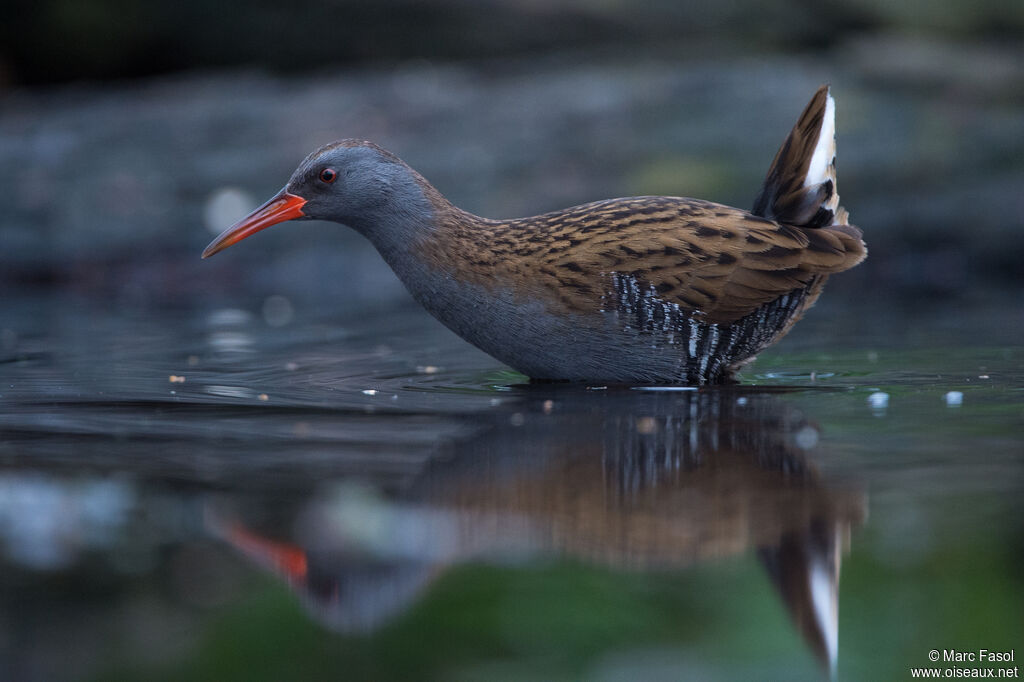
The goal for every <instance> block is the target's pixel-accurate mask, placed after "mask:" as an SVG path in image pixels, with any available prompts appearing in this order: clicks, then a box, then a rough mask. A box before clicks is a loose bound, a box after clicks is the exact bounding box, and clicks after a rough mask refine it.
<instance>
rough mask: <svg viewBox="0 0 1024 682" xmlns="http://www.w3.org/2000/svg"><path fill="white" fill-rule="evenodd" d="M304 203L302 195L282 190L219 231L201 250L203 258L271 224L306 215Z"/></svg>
mask: <svg viewBox="0 0 1024 682" xmlns="http://www.w3.org/2000/svg"><path fill="white" fill-rule="evenodd" d="M305 204H306V200H305V199H303V198H302V197H299V196H295V195H294V194H289V193H288V192H285V191H283V190H282V191H281V193H280V194H278V195H277V196H275V197H273V198H271V199H270V200H269V201H268V202H267V203H265V204H263V205H262V206H260V207H259V208H257V209H256V210H255V211H253V212H252V213H250V214H249V215H247V216H246V217H244V218H242V219H241V220H239V221H238V222H237V223H235V224H234V225H232V226H231V227H229V228H228V229H226V230H224V231H223V232H221V233H220V235H219V236H218V237H217V238H216V239H214V240H213V241H212V242H210V245H209V246H207V247H206V249H205V250H204V251H203V258H209V257H210V256H212V255H213V254H215V253H217V252H218V251H223V250H224V249H226V248H228V247H229V246H231V245H232V244H236V243H238V242H240V241H242V240H243V239H245V238H246V237H248V236H249V235H253V234H256V233H257V232H259V231H260V230H263V229H266V228H268V227H270V226H271V225H277V224H278V223H283V222H284V221H286V220H295V219H296V218H302V217H303V216H305V215H306V214H305V213H303V212H302V207H303V206H304V205H305Z"/></svg>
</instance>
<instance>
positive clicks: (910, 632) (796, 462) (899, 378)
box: [0, 295, 1024, 680]
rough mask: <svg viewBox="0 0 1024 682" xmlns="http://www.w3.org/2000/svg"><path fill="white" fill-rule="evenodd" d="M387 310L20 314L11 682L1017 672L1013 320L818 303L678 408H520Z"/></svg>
mask: <svg viewBox="0 0 1024 682" xmlns="http://www.w3.org/2000/svg"><path fill="white" fill-rule="evenodd" d="M826 298H827V297H826ZM840 303H841V302H840ZM841 304H842V303H841ZM404 305H405V304H400V305H398V306H397V307H395V308H393V309H392V308H385V309H383V310H379V311H376V312H372V313H367V314H363V315H361V316H357V317H356V316H345V317H342V318H339V317H332V316H330V315H329V314H322V313H319V312H316V311H303V310H293V309H292V304H291V303H290V302H289V301H288V300H285V299H281V298H276V299H272V300H268V301H262V302H257V303H254V304H252V305H247V308H246V309H244V310H243V309H224V308H222V309H217V308H214V307H210V306H208V305H206V306H204V305H201V304H193V303H188V304H183V305H182V306H180V307H179V308H177V309H174V310H154V309H152V308H137V309H133V308H132V307H130V306H127V307H126V306H114V305H110V304H102V305H101V304H99V303H97V302H96V301H95V300H91V299H82V300H77V299H74V298H70V297H57V296H37V295H26V296H23V297H19V298H17V299H16V300H12V301H10V302H9V304H8V306H7V308H6V311H7V314H8V315H9V317H8V318H6V319H5V321H4V322H3V324H2V325H0V327H2V334H3V336H2V338H0V343H2V353H0V363H2V364H0V381H2V383H0V434H2V435H0V467H2V468H0V561H2V565H3V570H2V572H0V666H2V667H0V678H2V679H10V680H49V679H62V680H63V679H68V680H80V679H83V680H91V679H102V680H108V679H109V680H124V679H139V680H154V679H155V680H162V679H166V680H182V679H189V680H196V679H209V680H228V679H239V680H242V679H244V680H264V679H265V680H282V679H410V678H412V679H509V680H511V679H548V680H551V679H555V680H557V679H598V680H620V679H621V680H627V679H630V680H631V679H645V680H652V679H817V678H820V677H823V676H827V675H828V674H829V671H830V669H832V668H833V667H834V668H835V670H836V671H837V674H838V676H839V677H840V678H843V679H909V674H910V673H909V669H910V667H911V666H926V665H928V664H929V662H928V652H929V651H930V650H932V649H938V650H942V649H949V648H954V649H958V650H964V651H974V650H977V649H980V648H985V649H989V650H1000V651H1003V650H1011V649H1013V650H1015V652H1016V655H1020V653H1021V645H1022V638H1021V636H1022V633H1024V616H1022V614H1024V609H1022V608H1021V607H1022V606H1024V599H1022V587H1024V584H1022V583H1024V581H1022V572H1021V570H1020V562H1021V560H1022V558H1024V532H1022V531H1024V517H1022V511H1024V508H1022V507H1024V505H1022V501H1021V500H1022V491H1024V476H1022V474H1024V437H1022V433H1024V431H1022V427H1024V346H1021V345H1020V342H1019V336H1018V332H1019V331H1020V319H1019V313H1017V312H1011V314H1010V315H1009V316H1007V315H1005V314H1003V315H1002V316H1000V315H999V314H997V313H996V312H995V311H992V310H980V311H979V310H975V311H974V312H973V313H972V314H973V315H974V317H971V316H970V315H968V314H967V313H964V315H965V317H964V319H961V320H959V321H958V322H957V323H955V324H950V323H948V322H946V321H944V320H946V319H947V318H946V317H943V316H933V317H928V315H929V314H928V313H927V311H925V312H922V311H920V310H918V311H914V312H910V313H907V312H899V313H897V312H893V313H891V314H890V315H889V317H888V318H886V317H885V316H883V315H881V314H879V313H878V310H877V306H876V307H875V308H874V310H875V314H876V318H875V319H876V321H877V320H884V321H885V322H884V324H882V325H878V324H875V325H868V324H864V323H863V320H864V319H867V318H866V317H864V316H862V315H861V312H860V310H859V309H858V308H857V307H856V303H854V302H851V303H850V304H849V305H850V308H849V309H848V310H847V311H845V314H844V315H843V316H842V317H841V318H837V317H836V316H835V315H834V313H835V311H836V308H835V307H830V305H829V304H828V303H823V304H822V306H821V307H820V309H819V310H815V311H814V312H813V313H812V314H811V315H810V316H809V317H810V319H808V320H805V321H804V322H802V323H801V324H800V325H798V326H797V328H796V330H795V331H794V332H793V334H792V335H791V337H790V338H788V339H787V340H786V341H785V342H784V343H783V344H781V345H780V346H778V347H777V348H775V349H772V350H770V351H769V352H768V353H766V354H764V355H763V356H762V358H761V359H759V360H758V362H757V363H755V365H753V366H752V367H751V368H750V370H749V371H748V372H747V373H746V374H745V375H744V382H743V384H741V385H740V386H735V387H727V388H710V389H702V390H700V391H696V390H685V389H681V390H661V389H658V390H655V389H650V388H646V389H645V388H622V387H613V386H609V387H604V386H564V385H529V384H526V383H524V381H525V380H524V378H523V377H522V376H520V375H517V374H515V373H513V372H511V371H508V370H506V369H504V368H502V367H501V366H500V365H498V364H497V363H495V362H494V361H493V360H491V359H490V358H488V357H487V356H485V355H483V354H481V353H479V352H477V351H475V350H474V349H472V348H470V347H468V346H467V345H465V344H464V343H463V342H461V341H460V340H458V339H457V338H455V337H454V336H452V335H450V334H449V333H448V332H447V331H446V330H444V329H443V328H442V327H440V325H438V324H436V323H435V322H434V321H433V320H431V319H430V318H429V317H427V316H426V315H425V314H423V313H422V312H420V311H418V310H417V309H415V308H413V307H411V304H409V305H410V307H403V306H404ZM1003 310H1005V309H1003ZM1015 315H1016V317H1015ZM975 317H976V318H977V320H975V319H974V318H975ZM837 319H841V320H842V321H841V322H837ZM858 320H859V321H860V322H858ZM986 320H987V321H989V322H987V323H986V322H984V321H986ZM986 325H987V326H986ZM867 330H873V331H870V332H869V331H867ZM978 665H981V664H978ZM992 665H993V667H1005V666H1006V665H1008V666H1011V667H1012V666H1013V665H1016V663H1009V664H992Z"/></svg>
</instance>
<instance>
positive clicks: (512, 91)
mask: <svg viewBox="0 0 1024 682" xmlns="http://www.w3.org/2000/svg"><path fill="white" fill-rule="evenodd" d="M15 5H16V7H15V8H14V9H12V11H11V12H9V18H8V19H7V20H5V22H4V23H3V27H2V28H0V32H2V34H0V46H2V47H0V74H2V76H0V82H2V84H3V85H2V88H3V89H2V90H0V92H2V100H0V107H2V108H0V135H2V139H3V144H2V145H0V198H2V200H3V203H4V206H5V207H6V208H5V211H4V216H3V218H2V221H3V222H2V232H0V239H2V248H3V257H2V260H0V264H2V265H0V280H2V281H3V283H4V284H5V285H6V286H16V285H28V286H34V285H36V284H47V283H54V282H60V283H61V284H62V285H63V284H67V285H70V286H73V287H74V288H76V289H86V290H89V291H96V292H102V294H103V295H104V296H107V297H109V298H110V299H111V300H114V301H120V302H127V303H131V302H133V301H134V302H136V303H145V302H146V301H149V300H150V299H153V298H157V299H162V300H161V302H163V303H166V302H168V301H167V300H166V299H176V300H180V298H181V297H182V296H188V295H199V294H203V295H207V296H217V295H219V293H218V292H219V291H220V290H222V289H223V287H220V286H216V287H214V286H209V285H210V282H212V281H213V280H212V279H211V278H223V277H226V276H227V273H231V274H232V275H234V276H236V277H238V278H242V281H238V280H236V282H237V284H238V286H236V287H233V289H234V291H232V292H231V295H232V296H234V295H237V293H238V291H239V290H241V291H245V292H249V293H251V294H253V295H264V296H265V295H268V294H270V293H282V292H283V291H284V292H285V293H288V294H289V295H293V296H299V297H301V298H304V299H308V301H309V303H310V304H316V303H317V302H324V301H327V302H329V304H330V305H331V306H336V305H339V304H340V305H348V304H353V305H355V304H356V303H358V301H360V300H362V299H363V298H364V297H365V296H370V297H371V299H374V300H379V297H380V296H381V295H382V289H381V288H382V287H384V288H385V290H386V292H390V293H396V294H397V295H400V291H399V289H398V288H397V287H398V285H397V283H396V282H395V281H394V280H393V279H392V278H391V277H390V274H389V273H388V272H386V269H383V268H381V267H380V264H379V262H377V261H376V259H375V258H374V256H373V255H372V252H371V251H370V250H369V248H368V246H367V245H366V244H363V243H362V242H361V241H360V240H358V239H356V238H355V237H354V235H350V234H347V233H346V231H345V230H343V229H339V228H337V227H335V226H326V225H310V224H303V225H291V226H288V227H286V228H284V229H278V230H275V231H272V232H270V233H267V234H264V235H262V236H261V241H263V244H262V245H253V244H246V245H245V246H244V247H242V248H240V249H236V250H234V251H233V252H232V253H231V255H230V256H229V257H227V258H223V259H218V261H217V262H214V263H202V264H200V263H199V261H198V260H197V259H195V258H193V256H194V255H195V254H196V253H198V252H199V251H200V250H201V249H202V247H203V246H204V244H205V243H206V242H207V241H208V240H209V238H210V235H211V234H212V233H215V232H219V231H220V229H221V228H223V227H224V226H226V225H228V224H230V222H231V221H232V219H233V218H235V217H237V216H238V215H239V214H240V213H242V212H243V211H244V210H245V209H247V208H251V207H253V206H255V205H256V204H258V203H261V202H262V201H263V199H265V198H266V197H267V196H269V194H270V193H271V192H272V191H275V190H276V189H278V188H279V187H280V186H281V185H283V184H284V181H285V180H286V179H287V177H288V175H289V174H290V172H291V170H292V169H293V168H294V167H295V165H297V163H298V161H300V160H301V159H302V158H303V157H304V156H305V155H306V154H307V153H308V152H309V151H311V150H312V149H314V148H315V147H317V146H319V145H320V144H323V143H325V142H328V141H331V140H334V139H339V138H343V137H357V138H366V139H372V140H375V141H377V142H378V143H380V144H382V145H383V146H385V147H386V148H388V149H390V150H392V151H394V152H395V153H397V154H398V155H399V156H401V157H402V158H403V159H405V160H406V161H407V162H408V163H410V165H412V166H413V167H414V168H416V169H418V170H419V171H421V172H422V173H423V174H424V175H425V176H426V177H427V178H428V179H429V180H431V181H432V182H433V183H434V184H435V185H437V186H438V187H439V188H440V189H441V191H442V192H444V193H445V194H447V195H448V196H449V197H450V198H451V199H452V200H453V201H455V202H456V203H457V204H459V205H461V206H462V207H464V208H466V209H468V210H471V211H474V212H477V213H479V214H481V215H485V216H488V217H513V216H518V215H525V214H532V213H539V212H543V211H547V210H553V209H556V208H561V207H564V206H567V205H571V204H575V203H582V202H585V201H591V200H595V199H600V198H607V197H610V196H624V195H631V194H674V195H683V196H695V197H700V198H706V199H712V200H715V201H720V202H723V203H728V204H732V205H736V206H743V207H745V206H748V205H749V204H750V203H751V201H752V197H753V196H754V194H755V193H756V191H757V189H758V185H759V182H760V181H761V179H762V177H763V174H764V172H765V170H766V169H767V166H768V163H769V162H770V160H771V158H772V156H773V155H774V152H775V150H776V149H777V148H778V145H779V144H780V143H781V141H782V139H783V137H784V136H785V134H786V132H787V131H788V129H789V127H790V126H791V125H792V124H793V122H794V121H795V118H796V116H797V115H798V114H799V112H800V111H801V109H802V107H803V106H804V104H805V103H806V101H807V100H808V98H809V97H810V95H811V94H812V93H813V91H814V89H815V88H816V87H817V86H818V85H820V84H821V83H823V82H830V83H832V84H833V86H834V92H835V96H836V97H837V101H838V103H839V109H838V111H839V113H838V127H839V139H838V150H839V156H838V159H839V169H840V180H841V183H842V185H841V192H842V195H843V199H844V201H845V202H846V203H848V204H849V205H850V207H851V209H852V210H851V213H852V215H853V220H854V222H856V223H857V224H859V225H862V226H863V227H864V228H865V230H866V232H867V234H868V235H869V240H868V241H869V244H870V247H871V258H870V259H869V261H868V262H867V263H866V264H865V265H864V266H862V267H860V268H858V269H857V270H855V271H854V272H852V273H850V274H849V275H848V276H846V277H844V278H841V279H837V280H836V283H835V284H834V285H833V287H834V288H836V289H841V291H859V292H863V291H865V290H870V291H872V292H879V293H882V292H884V294H885V295H886V296H892V295H895V296H899V297H910V298H911V299H913V301H914V302H915V303H917V302H921V301H927V300H930V299H931V298H934V297H936V296H941V297H942V298H943V300H949V297H951V296H952V297H966V298H965V300H970V301H971V302H973V301H974V298H973V297H974V295H975V294H976V295H977V296H982V297H984V296H990V295H1000V294H1002V293H1007V292H1010V291H1013V292H1014V294H1015V292H1016V290H1018V289H1019V288H1020V286H1021V283H1022V280H1021V277H1022V276H1024V275H1022V270H1021V268H1020V267H1018V260H1019V259H1018V256H1019V254H1020V253H1022V251H1024V229H1021V228H1022V220H1024V218H1022V216H1024V204H1022V202H1024V193H1022V192H1021V191H1020V188H1021V187H1024V115H1022V110H1024V107H1022V99H1024V87H1022V83H1024V66H1022V64H1024V58H1022V56H1024V55H1022V51H1024V46H1022V41H1021V36H1022V32H1024V8H1022V6H1021V4H1020V3H1017V2H1013V1H1012V0H1006V1H1003V0H987V1H986V2H966V1H964V2H956V1H943V2H937V3H896V4H894V3H888V2H876V1H875V0H844V1H838V2H828V3H824V4H816V5H814V6H813V8H812V7H811V6H808V5H806V3H800V2H782V3H772V4H771V5H770V6H764V5H763V4H761V3H755V2H745V1H743V0H740V1H737V2H731V3H725V4H721V5H716V6H714V7H710V6H708V5H707V4H706V3H689V2H651V3H644V5H643V8H642V9H640V10H638V9H637V8H635V7H634V6H633V5H632V4H630V3H618V2H593V1H589V0H578V1H571V2H570V1H555V2H526V3H520V2H504V1H502V0H487V1H486V2H483V3H480V2H462V1H461V0H451V1H448V0H439V1H436V2H429V3H419V2H408V3H406V2H395V1H388V2H358V1H354V0H350V1H345V2H341V1H328V2H309V3H305V2H297V3H289V4H288V5H287V6H284V5H280V4H275V3H270V2H252V3H248V2H247V3H243V2H238V3H233V2H218V3H214V4H211V3H205V2H189V1H188V0H185V1H184V2H175V3H166V2H152V3H143V4H139V3H130V2H121V1H120V0H93V1H91V2H88V3H78V2H63V1H58V0H52V1H44V2H31V3H30V2H18V1H17V0H15ZM881 225H884V226H885V229H881V227H880V226H881ZM268 253H272V254H274V257H273V258H267V257H266V254H268ZM339 253H342V255H341V256H340V258H343V259H344V263H343V267H339V255H338V254H339ZM341 269H344V270H345V271H346V272H348V273H351V274H350V275H346V276H344V277H335V276H330V274H329V273H335V272H339V271H341ZM311 270H312V272H315V273H317V277H316V281H317V286H316V287H311V286H310V285H309V282H310V278H307V277H305V273H309V272H310V271H311ZM195 289H202V290H203V291H196V290H195ZM285 290H287V291H285ZM834 293H835V292H833V294H834ZM840 295H842V294H840ZM830 298H831V296H830Z"/></svg>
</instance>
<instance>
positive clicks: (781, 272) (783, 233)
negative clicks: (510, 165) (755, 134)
mask: <svg viewBox="0 0 1024 682" xmlns="http://www.w3.org/2000/svg"><path fill="white" fill-rule="evenodd" d="M652 199H653V198H652ZM657 199H658V202H657V210H655V209H653V208H652V209H651V212H650V213H649V214H647V218H646V219H645V220H643V221H638V220H637V218H636V215H637V214H636V206H632V205H631V206H630V207H629V208H630V210H629V212H628V217H625V218H623V219H622V220H618V221H617V220H614V219H613V220H608V221H605V223H604V224H603V225H601V226H600V227H598V228H594V229H590V230H583V231H581V234H583V235H585V236H586V238H585V239H583V240H582V241H581V242H580V243H579V244H578V245H576V246H575V247H574V248H569V249H565V250H562V251H555V252H554V253H549V256H551V259H550V261H549V263H550V266H549V271H552V272H556V273H560V274H562V273H565V274H567V275H568V274H569V272H566V271H572V272H578V273H581V274H589V275H590V276H589V277H588V279H591V281H593V277H594V276H595V275H596V276H597V277H599V278H600V277H601V276H607V275H611V274H615V275H618V276H620V277H621V276H626V277H629V278H632V281H634V282H636V284H637V286H638V287H640V288H641V290H642V293H645V294H646V293H647V292H649V293H650V295H652V296H655V297H657V298H658V299H660V300H662V301H664V302H666V303H675V304H678V305H679V306H681V307H683V308H686V309H688V310H692V311H695V312H698V314H699V315H700V316H701V317H702V319H704V320H706V321H707V322H712V323H729V322H733V321H735V320H738V319H740V318H741V317H743V316H745V315H747V314H749V313H751V312H753V311H754V310H756V309H757V308H758V307H760V306H762V305H764V304H765V303H768V302H770V301H773V300H775V299H776V298H778V297H779V296H781V295H783V294H785V293H788V292H790V291H793V290H796V289H800V288H803V287H805V286H807V284H808V283H809V282H810V280H811V279H812V278H813V277H814V276H815V275H821V274H830V273H835V272H840V271H842V270H846V269H848V268H851V267H853V266H854V265H856V264H857V263H859V262H860V261H861V260H863V259H864V256H865V253H866V251H865V247H864V243H863V242H862V241H861V239H860V231H859V230H858V229H857V228H855V227H853V226H850V225H835V226H830V227H821V228H800V227H793V226H790V225H783V224H779V223H776V222H773V221H771V220H767V219H765V218H761V217H758V216H755V215H752V214H750V213H748V212H746V211H741V210H739V209H735V208H730V207H727V206H722V205H719V204H713V203H710V202H704V201H697V200H689V199H676V200H675V203H674V205H671V204H666V203H665V201H664V198H662V197H658V198H657ZM630 201H631V202H635V201H636V199H633V200H630ZM654 205H655V204H654V202H652V206H654ZM626 213H627V212H626V211H623V212H622V213H621V215H626Z"/></svg>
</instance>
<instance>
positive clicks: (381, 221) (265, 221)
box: [203, 140, 430, 258]
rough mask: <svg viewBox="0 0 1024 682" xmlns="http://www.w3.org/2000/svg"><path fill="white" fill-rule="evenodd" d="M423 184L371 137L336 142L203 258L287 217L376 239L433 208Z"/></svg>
mask: <svg viewBox="0 0 1024 682" xmlns="http://www.w3.org/2000/svg"><path fill="white" fill-rule="evenodd" d="M421 183H422V184H421ZM423 184H425V181H422V179H421V178H419V176H418V175H417V174H416V172H415V171H413V170H412V169H411V168H409V166H407V165H406V164H405V163H404V162H403V161H402V160H401V159H399V158H398V157H397V156H395V155H394V154H392V153H391V152H388V151H386V150H384V149H381V148H380V147H378V146H377V145H375V144H374V143H372V142H365V141H359V140H341V141H340V142H332V143H331V144H328V145H325V146H323V147H321V148H320V149H317V150H316V151H315V152H313V153H312V154H310V155H309V156H307V157H306V159H305V160H304V161H303V162H302V163H301V164H299V167H298V168H296V169H295V172H294V173H292V177H291V179H290V180H288V184H287V185H285V186H284V189H282V190H281V191H280V192H278V193H277V194H276V195H274V196H273V197H271V198H270V199H269V200H268V201H267V202H266V203H265V204H263V205H262V206H260V207H259V208H257V209H256V210H255V211H253V212H252V213H250V214H249V215H247V216H246V217H245V218H242V219H241V220H239V221H238V222H237V223H235V224H234V225H232V226H231V227H229V228H228V229H226V230H225V231H224V232H222V233H221V234H220V235H219V236H218V237H217V238H216V239H214V240H213V241H212V242H210V245H209V246H207V247H206V249H205V250H204V251H203V258H208V257H210V256H212V255H213V254H215V253H217V252H219V251H223V250H224V249H226V248H227V247H229V246H231V245H232V244H236V243H238V242H240V241H242V240H243V239H245V238H246V237H248V236H250V235H252V234H255V233H256V232H259V231H260V230H263V229H265V228H268V227H270V226H271V225H276V224H278V223H282V222H285V221H286V220H313V219H317V220H331V221H334V222H337V223H344V224H346V225H349V226H350V227H353V228H355V229H356V230H358V231H360V232H362V233H364V234H366V235H367V236H368V237H370V238H371V240H373V239H374V237H375V236H376V233H378V232H380V228H381V226H382V225H383V226H384V227H385V228H387V227H391V225H390V224H391V223H401V224H404V223H403V222H402V219H408V218H411V217H416V215H417V214H425V213H426V212H429V210H430V208H429V202H428V201H427V200H426V198H425V195H424V191H423ZM405 222H408V220H406V221H405Z"/></svg>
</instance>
